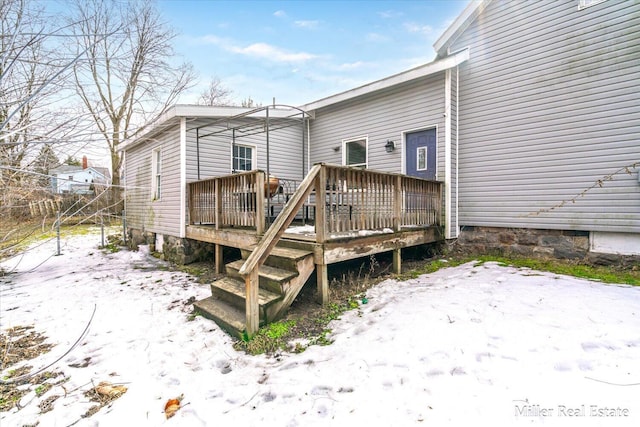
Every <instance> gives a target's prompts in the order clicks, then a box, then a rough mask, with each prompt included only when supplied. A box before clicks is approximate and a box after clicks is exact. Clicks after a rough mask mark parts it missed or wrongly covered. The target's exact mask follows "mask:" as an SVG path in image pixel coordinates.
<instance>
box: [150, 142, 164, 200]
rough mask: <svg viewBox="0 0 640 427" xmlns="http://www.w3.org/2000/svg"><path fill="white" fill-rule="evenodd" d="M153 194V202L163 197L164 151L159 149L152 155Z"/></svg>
mask: <svg viewBox="0 0 640 427" xmlns="http://www.w3.org/2000/svg"><path fill="white" fill-rule="evenodd" d="M151 194H152V200H160V197H162V151H161V150H160V149H159V148H158V149H157V150H153V152H152V154H151Z"/></svg>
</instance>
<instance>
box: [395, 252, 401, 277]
mask: <svg viewBox="0 0 640 427" xmlns="http://www.w3.org/2000/svg"><path fill="white" fill-rule="evenodd" d="M393 273H394V274H400V273H402V249H400V248H397V249H394V250H393Z"/></svg>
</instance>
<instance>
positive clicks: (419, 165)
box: [416, 147, 427, 171]
mask: <svg viewBox="0 0 640 427" xmlns="http://www.w3.org/2000/svg"><path fill="white" fill-rule="evenodd" d="M416 170H417V171H426V170H427V147H418V153H417V155H416Z"/></svg>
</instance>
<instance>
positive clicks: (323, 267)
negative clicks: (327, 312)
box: [316, 264, 329, 305]
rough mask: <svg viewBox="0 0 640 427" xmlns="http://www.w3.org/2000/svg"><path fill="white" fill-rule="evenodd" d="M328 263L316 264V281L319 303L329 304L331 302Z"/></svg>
mask: <svg viewBox="0 0 640 427" xmlns="http://www.w3.org/2000/svg"><path fill="white" fill-rule="evenodd" d="M327 272H328V268H327V264H316V282H317V285H318V295H317V301H318V304H321V305H327V304H328V303H329V275H328V274H327Z"/></svg>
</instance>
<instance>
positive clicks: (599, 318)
mask: <svg viewBox="0 0 640 427" xmlns="http://www.w3.org/2000/svg"><path fill="white" fill-rule="evenodd" d="M99 241H100V235H99V234H97V235H89V236H81V237H71V238H68V239H67V240H66V241H64V242H63V247H62V253H63V254H62V256H54V257H51V255H52V254H53V253H55V242H50V243H48V244H46V245H42V246H40V247H38V248H37V249H34V250H32V251H30V252H28V253H27V255H26V256H24V257H22V258H15V259H13V260H9V261H7V262H5V263H3V264H1V265H2V267H4V268H5V269H7V270H13V271H14V273H13V274H10V275H8V276H5V277H0V316H1V317H0V323H1V325H0V326H1V329H2V330H3V331H4V330H7V329H8V328H10V327H13V326H19V325H33V326H34V327H35V330H36V331H38V332H41V333H43V334H44V335H45V336H47V337H48V342H50V343H52V344H54V345H55V346H54V347H53V349H52V350H51V351H50V352H49V353H46V354H44V355H42V356H39V357H38V358H37V359H35V360H32V361H30V362H29V364H30V365H32V366H33V367H34V370H35V369H38V368H40V367H44V366H46V365H48V364H49V363H51V362H52V361H54V360H56V359H57V358H58V357H60V356H61V355H63V354H64V353H65V352H66V351H67V350H68V349H69V348H70V347H71V346H72V345H73V344H74V342H76V340H78V338H79V337H80V336H81V335H82V332H83V330H84V329H85V326H86V325H87V323H88V321H89V319H90V318H91V316H92V313H93V312H94V308H95V315H94V317H93V320H92V322H91V325H90V327H89V330H88V331H87V333H86V334H85V335H84V337H83V338H82V340H81V341H80V343H79V345H78V346H77V347H75V348H74V349H73V350H72V351H71V352H70V353H69V354H68V355H66V356H65V357H63V358H62V359H61V360H60V362H58V363H57V364H56V365H54V366H53V367H51V368H49V370H58V371H62V372H63V373H64V375H65V376H67V377H68V378H69V379H68V381H67V382H65V383H64V384H62V385H56V386H54V387H52V388H51V389H50V390H48V391H47V392H46V393H44V394H43V395H41V396H36V395H35V392H32V393H30V394H27V395H25V396H24V397H23V398H22V399H21V402H20V403H21V406H22V409H20V410H17V409H16V408H14V409H12V410H11V411H9V412H1V413H0V425H2V426H22V425H27V424H35V423H36V422H39V424H38V425H39V426H41V427H44V426H68V425H71V424H73V423H76V424H75V425H77V426H98V425H100V426H119V427H123V426H157V425H167V426H207V425H210V426H225V425H235V426H244V425H247V426H249V425H251V426H255V425H265V426H309V425H323V426H327V425H384V426H392V425H393V426H405V425H425V426H426V425H430V426H444V425H460V426H470V425H474V426H475V425H496V426H508V425H525V424H527V425H529V424H531V423H535V424H537V423H540V424H544V425H559V426H592V425H603V426H638V425H640V288H633V287H629V286H622V285H621V286H616V285H603V284H600V283H595V282H589V281H586V280H581V279H575V278H571V277H565V276H558V275H554V274H550V273H540V272H536V271H531V270H526V269H515V268H506V267H500V266H498V265H496V264H492V263H487V264H484V265H474V264H472V263H470V264H465V265H462V266H459V267H455V268H449V269H443V270H440V271H438V272H436V273H433V274H429V275H424V276H420V277H419V278H417V279H413V280H408V281H406V282H396V281H393V280H387V281H385V282H383V283H381V284H380V285H378V286H375V287H374V288H372V289H370V290H369V291H368V293H367V298H368V301H369V302H368V304H364V305H361V306H360V308H359V309H357V310H353V311H351V312H348V313H347V314H345V315H343V316H342V318H341V319H340V320H338V321H335V322H334V323H332V325H331V326H332V329H333V331H334V333H333V335H332V338H333V339H334V340H335V342H334V343H333V344H332V345H330V346H324V347H320V346H313V347H311V348H309V349H307V350H306V351H305V352H303V353H301V354H286V355H283V356H282V357H280V358H277V359H276V358H268V357H264V356H259V357H255V356H248V355H245V354H244V353H239V352H236V351H235V350H234V349H233V348H232V340H231V338H230V337H228V336H227V335H226V334H224V333H223V332H221V331H220V330H219V328H218V327H217V326H216V325H215V324H214V323H213V322H211V321H209V320H206V319H204V318H202V317H196V318H195V319H194V320H191V321H190V320H189V316H188V314H189V313H190V311H191V308H190V305H188V304H187V300H189V298H191V297H195V298H196V299H200V298H204V297H205V296H208V295H210V291H209V289H208V286H206V285H202V284H198V283H197V282H196V281H195V280H194V279H193V278H192V277H190V276H188V275H186V274H184V273H180V272H175V271H168V270H167V269H166V268H164V267H163V266H164V263H162V262H160V261H158V260H156V259H154V258H152V257H150V256H149V255H148V253H147V252H145V251H144V250H141V251H139V252H129V251H121V252H118V253H114V254H106V253H104V252H103V251H101V250H99V249H98V248H97V246H98V244H99ZM43 261H44V262H43ZM1 350H2V351H4V349H1ZM71 365H73V366H75V367H72V366H71ZM5 374H6V371H5V372H4V373H3V376H4V375H5ZM101 381H109V382H111V383H114V384H124V385H125V386H126V387H127V388H128V391H127V392H126V393H125V394H124V395H122V397H120V398H119V399H117V400H115V401H113V402H112V403H111V404H110V405H109V406H106V407H104V408H102V409H101V410H100V411H98V412H97V413H95V414H94V415H92V416H90V417H87V418H82V415H83V414H85V413H86V412H87V411H88V410H89V408H91V407H92V406H94V405H95V403H93V402H90V401H89V400H88V398H87V397H85V395H84V393H85V392H86V391H87V390H89V389H91V388H92V387H93V385H95V384H97V383H99V382H101ZM181 394H183V395H184V400H183V401H182V408H181V409H180V410H179V411H178V412H177V413H176V415H175V416H174V417H173V418H171V419H168V420H167V419H165V415H164V412H163V410H164V405H165V402H166V401H167V400H168V399H171V398H174V397H177V396H179V395H181ZM54 395H57V396H60V397H58V398H57V399H56V400H55V401H53V403H52V406H53V409H52V410H51V411H49V412H46V413H43V414H40V408H39V406H38V404H39V402H41V401H42V400H44V399H47V398H50V397H51V396H54ZM260 423H261V424H260Z"/></svg>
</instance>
